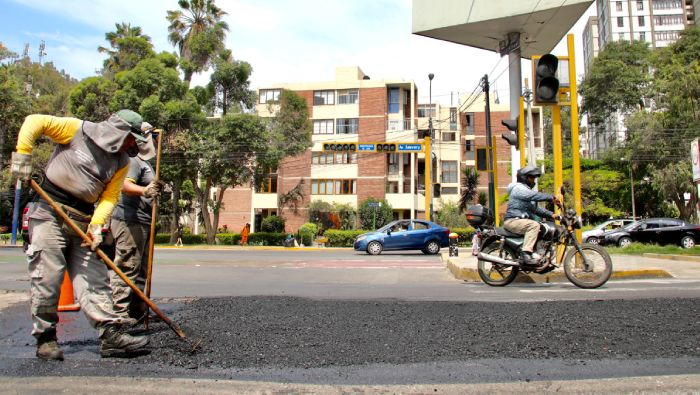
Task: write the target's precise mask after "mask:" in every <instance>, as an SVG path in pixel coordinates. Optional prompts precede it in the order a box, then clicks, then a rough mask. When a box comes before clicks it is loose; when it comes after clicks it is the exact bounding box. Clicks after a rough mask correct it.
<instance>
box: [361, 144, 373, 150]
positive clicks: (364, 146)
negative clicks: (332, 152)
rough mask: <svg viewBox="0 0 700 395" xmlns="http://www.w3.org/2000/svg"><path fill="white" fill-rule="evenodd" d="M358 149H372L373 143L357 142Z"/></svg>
mask: <svg viewBox="0 0 700 395" xmlns="http://www.w3.org/2000/svg"><path fill="white" fill-rule="evenodd" d="M357 150H358V151H374V144H358V145H357Z"/></svg>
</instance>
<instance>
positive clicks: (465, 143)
mask: <svg viewBox="0 0 700 395" xmlns="http://www.w3.org/2000/svg"><path fill="white" fill-rule="evenodd" d="M282 89H288V90H291V91H294V92H296V93H297V94H298V95H300V96H301V97H303V98H304V99H305V100H306V102H307V105H308V110H309V117H310V121H311V123H312V125H313V134H312V140H313V147H312V148H311V149H309V150H308V151H307V152H306V153H304V154H303V155H299V156H296V157H293V158H287V159H285V160H284V162H283V164H282V165H281V166H280V167H279V169H275V170H273V171H272V172H271V173H270V174H269V176H268V177H267V178H266V180H265V181H264V182H263V185H262V186H261V187H260V188H259V189H257V190H256V189H255V188H253V187H239V188H235V189H229V190H227V191H226V193H225V194H224V198H223V209H222V211H221V215H220V226H223V225H224V224H225V225H227V227H228V228H229V229H234V230H237V229H240V228H242V227H243V225H245V224H246V223H250V224H251V226H252V229H253V231H255V230H257V229H259V228H260V223H261V222H262V219H264V218H265V217H267V216H268V215H273V214H274V215H282V216H283V217H284V218H285V219H286V223H287V231H296V230H297V229H298V228H299V226H301V225H302V224H303V223H306V222H308V221H309V212H308V206H309V203H310V202H312V201H324V202H328V203H331V204H333V203H342V204H349V205H351V206H352V207H354V208H357V207H358V204H359V203H361V202H362V201H364V200H365V199H367V198H368V197H374V198H378V199H386V201H387V202H388V203H389V204H390V205H391V206H392V208H393V211H394V217H395V218H397V219H399V218H426V213H425V166H426V157H425V154H423V153H407V152H395V153H364V152H362V151H359V150H358V151H356V152H327V151H324V150H323V144H324V143H329V142H342V143H355V144H358V143H379V142H387V143H399V142H413V143H421V142H423V136H424V135H426V134H427V133H429V120H430V119H431V118H432V122H433V129H434V138H433V144H432V149H431V151H432V158H433V160H432V163H431V165H432V167H431V169H432V172H431V174H432V183H434V184H439V185H437V186H435V187H434V189H435V190H436V192H438V195H439V196H433V207H434V210H435V211H437V210H439V209H440V208H441V203H442V202H446V201H452V202H457V201H458V200H459V196H460V185H461V179H462V171H463V169H464V167H466V166H474V165H475V157H474V152H475V150H476V147H478V146H486V145H487V142H486V138H485V136H486V128H485V124H486V118H485V115H484V104H485V103H484V100H483V97H481V96H478V97H463V98H462V100H460V102H459V104H458V105H457V106H443V105H441V104H439V103H418V102H417V97H418V96H417V92H418V89H417V87H416V85H415V83H414V82H413V81H406V80H403V79H395V80H374V79H371V78H370V77H369V76H367V75H366V74H364V72H363V71H362V70H361V69H360V68H359V67H341V68H337V69H336V73H335V80H334V81H326V82H303V83H283V84H276V85H273V86H269V87H265V88H261V89H259V90H258V96H259V100H258V104H257V106H256V111H257V113H258V114H259V115H261V116H272V115H273V113H274V111H275V104H274V101H275V99H276V97H277V96H278V95H279V94H280V92H281V90H282ZM509 113H510V111H509V108H508V105H507V104H505V105H504V104H498V103H495V102H494V101H493V100H492V102H491V117H492V120H491V124H492V131H493V135H494V136H496V137H497V139H496V140H497V150H498V158H499V159H498V172H499V173H498V181H499V183H498V186H499V193H501V194H503V193H506V191H507V186H508V184H509V183H510V182H511V171H510V158H511V156H510V146H509V145H508V144H507V142H506V141H505V140H503V139H502V138H501V137H500V135H501V134H502V133H506V132H507V129H506V128H505V127H504V126H502V125H501V122H500V121H501V120H503V119H506V118H508V117H509ZM535 124H536V131H537V133H536V136H537V138H536V145H537V146H538V147H539V149H540V150H541V146H542V137H541V136H542V132H541V130H542V129H541V120H540V118H539V111H537V112H536V122H535ZM487 185H488V176H487V175H486V174H483V175H482V176H481V177H480V186H479V188H480V190H481V191H487ZM294 189H296V190H297V191H298V190H301V191H302V194H303V200H302V201H301V202H300V204H298V205H297V207H295V208H293V207H280V204H279V198H280V196H283V195H284V194H287V193H289V191H291V190H294ZM504 207H505V206H504Z"/></svg>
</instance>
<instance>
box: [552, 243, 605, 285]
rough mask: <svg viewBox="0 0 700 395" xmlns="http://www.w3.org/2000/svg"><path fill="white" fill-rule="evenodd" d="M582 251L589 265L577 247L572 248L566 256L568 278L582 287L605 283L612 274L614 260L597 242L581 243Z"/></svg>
mask: <svg viewBox="0 0 700 395" xmlns="http://www.w3.org/2000/svg"><path fill="white" fill-rule="evenodd" d="M581 251H582V252H583V255H584V256H585V257H586V261H587V262H588V267H586V265H585V263H584V261H583V257H582V256H581V254H580V253H579V252H578V251H577V250H576V248H575V247H574V248H570V249H569V251H567V252H566V255H565V256H564V273H566V278H568V279H569V281H571V282H572V283H574V285H576V286H577V287H580V288H587V289H590V288H598V287H600V286H601V285H603V284H605V283H606V282H607V281H608V279H610V275H611V274H612V260H611V259H610V255H609V254H608V252H607V251H605V249H604V248H603V247H601V246H599V245H595V244H581Z"/></svg>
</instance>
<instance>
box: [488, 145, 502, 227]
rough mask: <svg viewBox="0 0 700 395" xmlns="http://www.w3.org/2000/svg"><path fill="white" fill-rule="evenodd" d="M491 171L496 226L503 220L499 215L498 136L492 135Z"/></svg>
mask: <svg viewBox="0 0 700 395" xmlns="http://www.w3.org/2000/svg"><path fill="white" fill-rule="evenodd" d="M489 163H490V164H491V171H492V172H493V201H494V205H493V216H494V221H495V224H496V226H498V225H499V223H500V222H501V217H500V216H499V215H498V211H499V210H498V155H497V154H496V136H491V160H489Z"/></svg>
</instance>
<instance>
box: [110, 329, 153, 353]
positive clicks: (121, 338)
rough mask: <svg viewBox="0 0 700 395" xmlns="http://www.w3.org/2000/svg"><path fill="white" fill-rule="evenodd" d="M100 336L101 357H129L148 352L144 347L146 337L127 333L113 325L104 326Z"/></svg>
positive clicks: (146, 342) (146, 341)
mask: <svg viewBox="0 0 700 395" xmlns="http://www.w3.org/2000/svg"><path fill="white" fill-rule="evenodd" d="M100 338H101V339H102V344H101V345H100V356H102V358H110V357H114V358H131V357H136V356H139V355H145V354H148V353H149V350H148V349H147V348H146V345H147V344H148V337H146V336H132V335H129V334H128V333H124V332H122V331H121V330H120V328H119V327H117V326H115V325H110V326H108V327H106V328H105V330H104V332H103V333H102V336H100Z"/></svg>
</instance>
